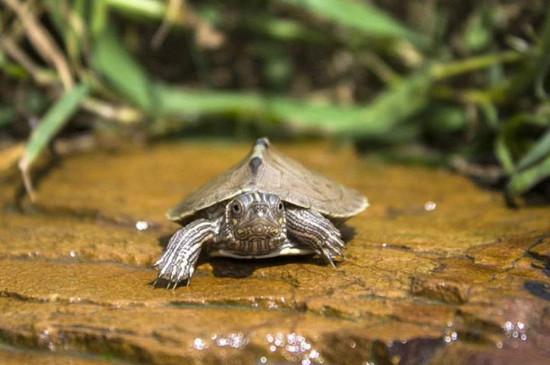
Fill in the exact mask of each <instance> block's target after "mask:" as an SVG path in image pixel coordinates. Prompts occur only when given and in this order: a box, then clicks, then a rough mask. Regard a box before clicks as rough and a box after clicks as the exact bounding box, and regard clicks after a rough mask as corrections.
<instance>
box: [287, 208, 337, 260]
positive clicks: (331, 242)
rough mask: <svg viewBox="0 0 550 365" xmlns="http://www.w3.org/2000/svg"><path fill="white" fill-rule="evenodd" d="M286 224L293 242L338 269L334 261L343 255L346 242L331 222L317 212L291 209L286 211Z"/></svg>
mask: <svg viewBox="0 0 550 365" xmlns="http://www.w3.org/2000/svg"><path fill="white" fill-rule="evenodd" d="M286 224H287V232H288V236H289V238H290V239H291V240H293V241H295V242H297V243H301V244H304V245H306V246H309V247H311V248H312V249H313V250H315V251H316V252H317V253H319V254H320V255H321V257H323V259H324V260H325V261H326V262H327V263H329V264H330V265H332V267H336V266H335V265H334V262H333V261H332V259H333V258H334V257H336V256H340V255H341V254H342V249H343V248H344V241H342V237H341V234H340V231H339V230H338V229H337V228H336V227H335V226H334V224H332V222H331V221H330V220H328V219H327V218H325V217H323V216H322V215H321V214H320V213H317V212H315V211H311V210H308V209H302V208H293V207H290V208H287V209H286Z"/></svg>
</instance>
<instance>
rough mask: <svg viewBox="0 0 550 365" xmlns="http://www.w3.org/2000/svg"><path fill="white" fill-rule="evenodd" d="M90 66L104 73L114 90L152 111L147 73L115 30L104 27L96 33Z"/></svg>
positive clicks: (152, 105)
mask: <svg viewBox="0 0 550 365" xmlns="http://www.w3.org/2000/svg"><path fill="white" fill-rule="evenodd" d="M93 66H94V68H95V69H96V70H97V71H98V72H99V73H101V74H102V75H103V76H105V78H106V79H107V81H108V82H109V83H110V84H111V85H112V87H113V88H114V90H115V91H116V92H118V93H119V94H120V95H122V96H124V97H126V98H127V100H129V101H130V102H131V103H133V104H135V105H137V106H139V107H140V108H141V109H143V110H144V111H146V112H148V113H150V114H154V113H153V109H154V105H155V103H154V99H155V98H154V95H153V92H152V85H151V83H150V81H149V78H148V75H147V74H146V72H145V70H144V69H143V67H142V66H141V65H140V64H139V63H138V62H136V61H135V59H134V58H133V57H132V55H130V53H129V52H128V51H127V50H126V48H125V46H124V45H123V43H122V42H121V41H120V40H119V39H118V37H117V36H116V34H115V33H114V31H112V30H110V29H106V30H105V31H104V32H102V33H101V34H100V35H98V37H97V41H96V48H95V52H94V58H93Z"/></svg>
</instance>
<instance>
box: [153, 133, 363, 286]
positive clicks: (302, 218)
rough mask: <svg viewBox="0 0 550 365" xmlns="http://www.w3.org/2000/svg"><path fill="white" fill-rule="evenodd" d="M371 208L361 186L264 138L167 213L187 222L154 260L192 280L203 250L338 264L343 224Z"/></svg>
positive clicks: (170, 278)
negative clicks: (349, 184)
mask: <svg viewBox="0 0 550 365" xmlns="http://www.w3.org/2000/svg"><path fill="white" fill-rule="evenodd" d="M367 207H368V201H367V198H366V197H365V196H363V195H362V194H361V193H359V192H358V191H356V190H354V189H351V188H347V187H345V186H343V185H341V184H339V183H336V182H334V181H331V180H329V179H328V178H326V177H324V176H322V175H320V174H318V173H316V172H313V171H310V170H308V169H307V168H306V167H304V166H303V165H302V164H300V163H299V162H297V161H295V160H293V159H291V158H289V157H287V156H285V155H283V154H282V153H280V152H279V151H277V150H276V149H275V148H274V147H273V146H272V145H271V143H270V142H269V140H268V139H267V138H265V137H264V138H259V139H258V140H256V142H255V143H254V146H253V148H252V149H251V151H250V153H249V154H248V155H247V156H246V157H245V158H244V159H243V160H242V161H240V162H239V163H238V164H236V165H235V166H233V167H232V168H230V169H228V170H227V171H226V172H224V173H222V174H221V175H219V176H217V177H215V178H213V179H212V180H210V181H209V182H207V183H206V184H205V185H203V186H202V187H200V188H199V189H197V190H195V191H194V192H192V193H191V194H189V195H188V196H187V197H186V198H185V199H184V200H183V201H181V203H179V204H178V205H176V206H175V207H174V208H172V209H170V210H169V211H168V212H167V213H166V216H167V218H168V219H170V220H172V221H174V222H176V223H179V224H180V225H182V226H183V227H182V228H181V229H179V230H178V231H176V232H175V233H174V234H173V235H172V236H171V238H170V239H169V241H168V244H167V246H166V249H165V251H164V253H163V254H162V255H161V257H160V258H159V259H158V260H157V261H156V263H155V264H154V266H155V268H156V269H157V270H158V276H157V280H156V281H155V284H154V285H155V286H156V282H157V281H158V280H159V279H163V280H165V281H167V283H168V284H167V286H168V287H169V286H170V285H171V284H172V283H173V287H174V288H175V287H176V286H177V285H178V284H179V283H180V282H183V281H186V282H187V285H189V283H190V281H191V277H192V275H193V272H194V271H195V265H196V263H197V259H198V257H199V254H200V253H201V251H203V250H205V251H207V252H208V254H209V255H210V256H214V257H215V256H223V257H231V258H238V259H261V258H269V257H276V256H285V255H308V254H317V255H319V256H320V257H321V258H322V259H323V260H324V261H325V262H326V263H327V264H329V265H331V266H333V267H335V264H334V259H335V258H337V257H339V256H341V254H342V250H343V248H344V241H343V240H342V235H341V232H340V230H339V229H338V228H337V225H339V224H341V223H342V222H343V221H345V220H346V219H347V218H349V217H351V216H353V215H356V214H358V213H360V212H361V211H363V210H364V209H366V208H367Z"/></svg>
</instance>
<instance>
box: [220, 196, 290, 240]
mask: <svg viewBox="0 0 550 365" xmlns="http://www.w3.org/2000/svg"><path fill="white" fill-rule="evenodd" d="M225 214H226V220H227V223H228V225H229V228H230V229H231V231H232V233H233V237H234V238H235V240H237V241H240V242H252V241H270V240H272V239H274V238H278V237H282V236H284V235H286V231H285V206H284V204H283V202H282V201H281V199H280V198H279V197H278V196H277V195H275V194H266V193H260V192H247V193H242V194H240V195H238V196H237V197H235V198H234V199H233V200H231V201H230V202H229V203H228V204H227V206H226V208H225Z"/></svg>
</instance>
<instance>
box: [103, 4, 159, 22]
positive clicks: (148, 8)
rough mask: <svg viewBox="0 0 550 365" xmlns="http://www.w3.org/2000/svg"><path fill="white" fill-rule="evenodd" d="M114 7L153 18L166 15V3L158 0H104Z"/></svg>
mask: <svg viewBox="0 0 550 365" xmlns="http://www.w3.org/2000/svg"><path fill="white" fill-rule="evenodd" d="M102 1H105V3H106V4H107V5H108V6H109V7H112V8H113V9H116V10H120V11H122V12H124V13H131V14H135V15H142V16H147V17H151V18H163V17H164V16H165V15H166V4H165V2H164V1H158V0H102Z"/></svg>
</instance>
